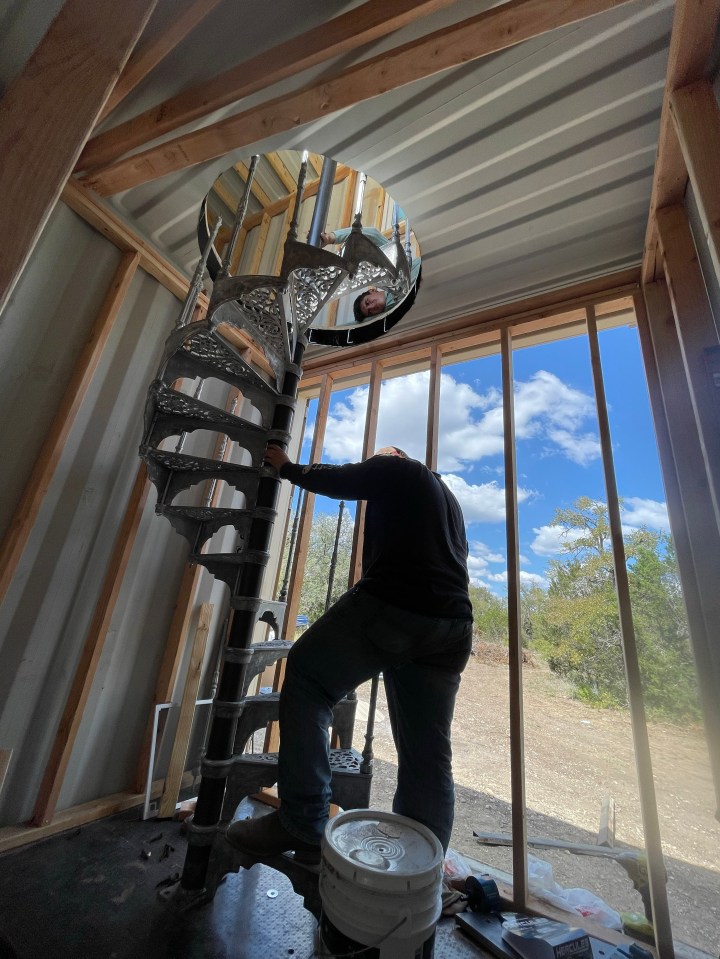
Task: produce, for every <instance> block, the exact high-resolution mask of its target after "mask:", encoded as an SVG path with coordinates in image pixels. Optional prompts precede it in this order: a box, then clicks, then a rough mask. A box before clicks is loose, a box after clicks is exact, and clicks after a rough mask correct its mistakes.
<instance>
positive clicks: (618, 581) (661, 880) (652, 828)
mask: <svg viewBox="0 0 720 959" xmlns="http://www.w3.org/2000/svg"><path fill="white" fill-rule="evenodd" d="M586 319H587V330H588V341H589V345H590V362H591V365H592V374H593V384H594V387H595V404H596V406H597V414H598V429H599V433H600V448H601V451H602V461H603V472H604V474H605V490H606V494H607V507H608V520H609V522H610V541H611V544H612V553H613V568H614V570H615V590H616V592H617V599H618V612H619V615H620V636H621V639H622V647H623V656H624V659H625V676H626V680H627V689H628V703H629V706H630V725H631V727H632V734H633V744H634V746H635V767H636V769H637V775H638V788H639V792H640V810H641V813H642V820H643V830H644V832H645V851H646V855H647V868H648V880H649V885H650V901H651V903H652V912H653V926H654V929H655V945H656V948H657V954H658V959H674V956H675V950H674V947H673V940H672V930H671V928H670V913H669V910H668V901H667V888H666V885H665V865H664V862H663V854H662V842H661V839H660V824H659V821H658V812H657V803H656V799H655V783H654V779H653V770H652V759H651V756H650V740H649V738H648V730H647V721H646V717H645V704H644V702H643V693H642V678H641V675H640V664H639V661H638V653H637V644H636V641H635V627H634V624H633V617H632V607H631V603H630V584H629V582H628V572H627V563H626V558H625V546H624V543H623V535H622V521H621V519H620V501H619V499H618V491H617V481H616V478H615V466H614V463H613V454H612V442H611V437H610V422H609V418H608V411H607V402H606V399H605V384H604V381H603V372H602V363H601V360H600V347H599V344H598V335H597V322H596V320H595V308H594V307H593V306H588V307H587V310H586Z"/></svg>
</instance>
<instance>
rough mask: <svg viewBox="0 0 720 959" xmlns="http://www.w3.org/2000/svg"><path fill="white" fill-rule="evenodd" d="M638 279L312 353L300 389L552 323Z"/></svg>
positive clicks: (626, 276)
mask: <svg viewBox="0 0 720 959" xmlns="http://www.w3.org/2000/svg"><path fill="white" fill-rule="evenodd" d="M639 280H640V270H639V269H638V268H637V267H633V268H632V269H629V270H622V271H621V272H619V273H610V274H608V275H607V276H603V277H598V278H597V279H593V280H586V281H584V282H583V283H576V284H574V285H573V286H568V287H565V289H563V290H553V291H552V292H550V293H541V294H539V295H537V296H533V297H529V298H528V299H524V300H515V301H513V302H510V303H504V304H502V305H501V306H494V307H491V308H490V309H488V310H482V311H480V312H478V313H470V314H468V315H466V316H462V317H458V318H456V319H452V320H446V321H444V322H441V323H436V324H432V325H431V324H427V325H426V326H422V327H420V328H419V329H417V328H415V329H413V328H412V327H409V328H408V329H406V330H403V332H401V333H395V334H390V335H388V336H383V337H381V338H379V339H377V340H374V341H373V342H372V343H367V344H364V345H362V346H355V347H349V348H347V349H344V350H342V351H338V350H326V351H324V352H321V353H319V354H317V355H316V354H312V355H309V356H308V357H307V359H306V360H305V363H304V367H303V378H302V380H301V384H300V385H301V389H302V390H303V392H304V391H306V390H307V389H308V387H311V386H314V385H315V384H316V383H317V382H318V378H319V377H321V376H322V375H323V374H324V373H326V372H327V373H332V374H333V375H334V376H337V375H339V374H340V373H341V372H346V371H349V370H352V369H353V368H355V367H357V368H359V369H363V368H367V366H368V364H369V363H370V362H371V361H372V359H373V358H374V357H376V356H381V357H383V359H385V360H386V361H387V360H388V359H390V358H391V357H393V356H404V355H405V354H408V353H412V354H413V355H415V354H417V355H418V357H419V356H421V355H422V352H423V351H424V352H425V354H427V352H428V350H429V349H430V348H432V346H434V345H435V344H449V343H450V342H451V341H453V342H454V341H456V340H457V339H459V338H460V337H465V338H468V339H471V338H474V337H477V339H478V340H479V339H481V338H483V337H487V330H488V329H489V328H494V327H496V326H498V325H508V324H514V323H518V322H521V321H523V320H534V319H536V318H543V317H547V318H548V319H549V320H554V319H555V318H556V317H557V316H558V315H559V314H561V313H567V312H569V311H570V310H574V309H577V308H578V307H584V306H585V304H586V303H587V302H588V301H591V302H598V301H599V300H607V299H615V298H616V297H621V296H624V295H627V294H628V293H633V292H635V291H636V290H637V289H638V286H639ZM410 315H411V316H412V314H410Z"/></svg>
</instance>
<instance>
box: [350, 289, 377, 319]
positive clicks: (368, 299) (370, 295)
mask: <svg viewBox="0 0 720 959" xmlns="http://www.w3.org/2000/svg"><path fill="white" fill-rule="evenodd" d="M384 312H385V294H384V293H383V291H382V290H376V289H375V288H374V287H371V288H370V289H369V290H365V292H364V293H361V294H360V296H358V297H357V298H356V300H355V302H354V303H353V313H354V315H355V321H356V322H357V323H362V321H363V320H366V319H367V318H368V317H369V316H377V315H378V314H379V313H384Z"/></svg>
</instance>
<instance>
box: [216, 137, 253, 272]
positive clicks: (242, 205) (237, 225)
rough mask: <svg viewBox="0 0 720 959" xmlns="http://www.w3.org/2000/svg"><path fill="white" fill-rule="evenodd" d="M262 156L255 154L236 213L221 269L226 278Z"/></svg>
mask: <svg viewBox="0 0 720 959" xmlns="http://www.w3.org/2000/svg"><path fill="white" fill-rule="evenodd" d="M259 159H260V156H259V155H258V154H255V155H254V156H253V158H252V160H251V161H250V166H249V167H248V174H247V179H246V180H245V189H244V190H243V194H242V197H241V198H240V202H239V203H238V206H237V210H236V211H235V222H234V224H233V231H232V235H231V237H230V242H229V243H228V245H227V249H226V250H225V256H224V257H223V261H222V266H221V267H220V272H219V274H218V275H219V276H220V277H225V276H228V275H229V273H230V263H231V262H232V255H233V252H234V251H235V245H236V243H237V239H238V236H239V235H240V229H241V227H242V225H243V220H244V219H245V214H246V213H247V208H248V203H249V201H250V190H251V189H252V184H253V180H254V179H255V169H256V167H257V165H258V160H259Z"/></svg>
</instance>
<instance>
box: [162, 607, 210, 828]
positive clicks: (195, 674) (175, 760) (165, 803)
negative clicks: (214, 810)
mask: <svg viewBox="0 0 720 959" xmlns="http://www.w3.org/2000/svg"><path fill="white" fill-rule="evenodd" d="M212 613H213V606H212V603H203V604H202V606H201V607H200V612H199V614H198V622H197V627H196V629H195V637H194V639H193V645H192V650H191V652H190V663H189V665H188V671H187V675H186V677H185V688H184V689H183V697H182V700H181V702H180V716H179V717H178V723H177V729H176V730H175V740H174V742H173V748H172V752H171V753H170V762H169V764H168V770H167V775H166V776H165V785H164V787H163V794H162V798H161V799H160V807H159V809H158V819H172V817H173V816H174V815H175V806H176V805H177V800H178V796H179V795H180V785H181V783H182V777H183V773H184V772H185V760H186V759H187V751H188V746H189V745H190V734H191V733H192V727H193V720H194V718H195V701H196V699H197V694H198V690H199V688H200V680H201V679H202V668H203V663H204V661H205V648H206V646H207V639H208V635H209V633H210V623H211V622H212Z"/></svg>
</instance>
